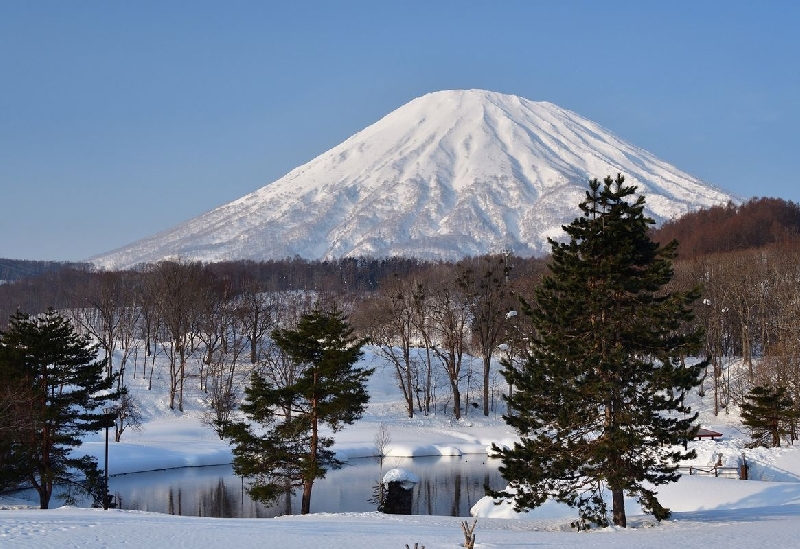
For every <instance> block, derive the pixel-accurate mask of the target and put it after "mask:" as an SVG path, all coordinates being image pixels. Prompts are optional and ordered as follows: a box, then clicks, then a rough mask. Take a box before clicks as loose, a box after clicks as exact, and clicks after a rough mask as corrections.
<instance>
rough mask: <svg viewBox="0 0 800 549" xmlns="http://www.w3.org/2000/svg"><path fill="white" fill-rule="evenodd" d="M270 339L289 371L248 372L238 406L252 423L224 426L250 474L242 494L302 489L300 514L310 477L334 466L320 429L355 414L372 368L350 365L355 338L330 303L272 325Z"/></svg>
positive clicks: (240, 467)
mask: <svg viewBox="0 0 800 549" xmlns="http://www.w3.org/2000/svg"><path fill="white" fill-rule="evenodd" d="M272 338H273V340H274V341H275V343H276V344H277V346H278V347H279V348H280V349H281V350H282V351H283V352H285V353H286V355H287V356H288V357H289V358H290V359H291V360H292V361H293V362H294V363H295V365H296V366H297V371H296V375H295V376H294V377H293V378H292V379H291V380H287V381H286V382H285V383H283V384H281V385H278V384H276V382H275V377H274V376H265V375H262V374H260V373H259V372H254V373H253V375H252V377H251V380H250V386H249V387H248V388H246V389H245V400H244V402H243V404H242V406H241V410H242V411H243V412H244V413H245V415H246V416H247V417H248V419H249V420H251V421H252V422H253V423H256V424H259V429H257V430H256V429H254V428H252V426H251V424H250V423H245V422H239V423H235V424H233V425H232V427H231V429H230V432H231V439H232V441H231V442H232V444H234V449H233V455H234V460H233V466H234V470H235V471H236V474H238V475H242V476H245V477H248V478H249V479H250V481H251V483H250V487H249V493H250V495H251V496H252V497H253V498H255V499H258V500H261V501H264V502H271V501H274V500H276V499H277V498H278V497H280V496H282V495H285V494H286V492H287V490H288V491H294V490H295V489H296V488H298V487H300V488H302V490H303V494H302V502H301V513H302V514H306V513H309V512H310V505H311V490H312V487H313V483H314V480H316V479H318V478H323V477H324V476H325V473H326V472H327V470H328V469H330V468H335V467H338V466H340V465H341V464H340V463H339V461H338V460H337V459H336V457H335V455H334V453H333V451H332V450H331V446H332V445H333V442H334V439H333V437H331V436H327V435H325V434H323V432H322V431H321V428H322V427H323V425H324V426H326V427H327V428H328V429H329V430H330V431H331V432H333V433H336V432H338V431H339V430H340V429H342V428H343V427H344V426H345V425H349V424H352V423H353V422H355V421H356V420H358V419H359V418H360V417H361V415H362V414H363V412H364V410H365V409H366V405H367V402H368V400H369V395H368V393H367V391H366V382H367V380H368V378H369V376H370V375H371V374H372V372H373V370H372V369H368V368H363V367H360V366H358V365H357V363H358V361H359V359H360V358H361V357H362V351H361V347H362V345H363V341H361V340H358V339H357V338H355V337H354V336H353V329H352V328H351V327H350V325H349V324H348V323H347V322H346V321H345V319H344V317H343V315H342V314H341V313H340V312H339V311H338V310H336V309H334V310H333V311H322V310H315V311H313V312H310V313H307V314H305V315H303V316H302V317H301V319H300V322H299V323H298V325H297V328H296V329H278V330H275V331H274V332H273V333H272Z"/></svg>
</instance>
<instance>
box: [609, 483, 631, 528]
mask: <svg viewBox="0 0 800 549" xmlns="http://www.w3.org/2000/svg"><path fill="white" fill-rule="evenodd" d="M611 501H612V511H611V513H612V515H613V521H614V525H615V526H621V527H622V528H626V527H627V519H626V517H625V492H624V491H623V490H622V488H614V489H613V490H611Z"/></svg>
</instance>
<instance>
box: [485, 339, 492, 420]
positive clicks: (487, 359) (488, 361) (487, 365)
mask: <svg viewBox="0 0 800 549" xmlns="http://www.w3.org/2000/svg"><path fill="white" fill-rule="evenodd" d="M491 364H492V355H491V354H489V355H488V356H484V357H483V415H484V416H488V415H489V370H490V368H491Z"/></svg>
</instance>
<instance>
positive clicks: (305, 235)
mask: <svg viewBox="0 0 800 549" xmlns="http://www.w3.org/2000/svg"><path fill="white" fill-rule="evenodd" d="M618 172H619V173H622V174H623V175H624V176H625V179H626V182H627V183H629V184H633V185H636V186H637V187H638V191H639V193H641V194H644V195H645V197H646V199H647V211H648V214H649V215H651V216H652V217H653V218H654V219H655V220H656V221H664V220H667V219H669V218H672V217H675V216H679V215H681V214H683V213H685V212H687V211H690V210H694V209H697V208H700V207H706V206H711V205H715V204H720V203H726V202H728V201H729V200H731V199H733V198H734V197H732V196H731V195H730V194H727V193H725V192H724V191H722V190H720V189H717V188H715V187H713V186H710V185H708V184H705V183H703V182H702V181H700V180H698V179H697V178H694V177H692V176H690V175H689V174H687V173H685V172H683V171H681V170H679V169H677V168H675V167H674V166H671V165H670V164H667V163H666V162H663V161H661V160H659V159H658V158H656V157H655V156H653V155H652V154H650V153H649V152H647V151H645V150H642V149H640V148H638V147H635V146H633V145H631V144H629V143H626V142H625V141H623V140H622V139H620V138H618V137H616V136H615V135H613V134H612V133H611V132H609V131H608V130H606V129H604V128H602V127H601V126H599V125H597V124H595V123H594V122H592V121H590V120H587V119H586V118H583V117H581V116H579V115H577V114H575V113H573V112H570V111H568V110H565V109H562V108H560V107H558V106H556V105H554V104H552V103H547V102H534V101H529V100H527V99H523V98H521V97H517V96H514V95H504V94H500V93H495V92H490V91H483V90H458V91H441V92H435V93H430V94H427V95H425V96H423V97H419V98H417V99H414V100H413V101H411V102H410V103H407V104H406V105H404V106H402V107H400V108H399V109H397V110H395V111H393V112H391V113H390V114H388V115H387V116H385V117H384V118H382V119H381V120H379V121H378V122H376V123H374V124H372V125H371V126H369V127H367V128H365V129H364V130H362V131H360V132H358V133H357V134H355V135H354V136H352V137H350V138H349V139H347V140H346V141H344V142H343V143H341V144H340V145H338V146H336V147H334V148H332V149H331V150H329V151H327V152H325V153H323V154H321V155H319V156H318V157H316V158H315V159H313V160H311V161H310V162H308V163H307V164H304V165H302V166H300V167H298V168H295V169H294V170H292V171H291V172H289V173H288V174H286V175H285V176H284V177H282V178H280V179H278V180H277V181H275V182H273V183H270V184H268V185H266V186H264V187H262V188H260V189H258V190H257V191H255V192H252V193H250V194H248V195H246V196H244V197H242V198H240V199H238V200H235V201H233V202H230V203H228V204H225V205H223V206H220V207H218V208H216V209H214V210H212V211H210V212H207V213H204V214H202V215H199V216H197V217H195V218H193V219H190V220H189V221H186V222H184V223H181V224H180V225H178V226H176V227H174V228H172V229H168V230H166V231H163V232H161V233H159V234H156V235H154V236H152V237H149V238H146V239H144V240H141V241H138V242H135V243H133V244H130V245H128V246H125V247H123V248H120V249H117V250H114V251H112V252H109V253H106V254H103V255H100V256H97V257H94V258H92V259H90V261H92V262H93V263H95V265H97V266H98V267H103V268H107V269H123V268H128V267H131V266H133V265H136V264H138V263H152V262H156V261H159V260H162V259H167V258H171V259H176V258H182V259H191V260H200V261H223V260H236V259H252V260H262V259H264V260H265V259H283V258H287V257H293V256H295V255H299V256H300V257H303V258H306V259H323V258H329V257H342V256H373V257H384V256H392V255H405V256H412V257H418V258H421V259H458V258H461V257H464V256H468V255H479V254H483V253H490V252H499V251H501V250H504V249H505V250H511V251H513V252H514V253H515V254H518V255H523V256H529V255H537V254H542V253H546V252H548V251H549V246H548V245H547V237H557V236H559V235H560V234H562V231H561V226H562V225H563V224H566V223H569V222H570V221H572V220H573V219H574V218H575V217H576V216H577V215H578V214H579V213H580V212H579V210H578V208H577V204H578V202H580V201H581V200H583V198H584V196H585V190H586V189H587V188H588V186H587V181H588V180H589V179H591V178H594V177H597V178H600V179H602V178H603V177H605V176H606V175H612V176H614V175H616V174H617V173H618Z"/></svg>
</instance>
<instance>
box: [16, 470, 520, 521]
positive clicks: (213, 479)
mask: <svg viewBox="0 0 800 549" xmlns="http://www.w3.org/2000/svg"><path fill="white" fill-rule="evenodd" d="M499 465H500V463H499V461H498V460H487V459H486V457H485V456H481V455H475V456H464V457H461V458H458V457H431V458H413V459H411V458H404V459H396V458H387V459H386V460H384V462H383V465H382V466H381V464H380V462H379V460H377V459H373V458H368V459H358V460H351V461H350V462H349V463H348V464H346V465H345V466H344V467H342V468H341V469H338V470H334V471H329V472H328V474H327V476H326V478H324V479H322V480H317V481H316V482H315V483H314V489H313V492H312V496H311V512H312V513H326V512H330V513H345V512H365V511H375V510H377V508H378V504H377V501H376V499H375V489H376V487H377V486H378V485H379V482H380V479H381V478H383V475H384V474H385V473H386V472H387V471H388V470H389V469H392V468H401V469H404V470H406V471H410V472H412V473H414V474H415V475H416V476H417V477H419V479H420V482H419V483H418V484H417V485H416V486H415V487H414V489H413V492H412V494H411V501H410V509H409V511H410V514H414V515H446V516H469V510H470V508H471V507H472V506H473V505H474V504H475V503H476V502H477V501H478V500H479V499H480V498H482V497H483V496H484V494H485V491H484V486H485V485H488V486H489V487H490V488H492V489H495V490H500V489H502V488H504V487H505V486H506V483H505V482H504V481H503V479H502V477H501V476H500V473H499V472H498V470H497V468H498V466H499ZM245 482H246V481H245ZM109 492H111V494H113V495H114V497H115V499H116V501H117V503H118V507H119V508H122V509H135V510H140V511H152V512H158V513H168V514H173V515H186V516H204V517H234V518H255V517H274V516H278V515H283V514H298V513H299V512H300V497H299V494H298V495H296V496H294V497H292V498H289V499H288V500H287V499H283V500H282V501H279V502H277V503H276V504H275V505H273V506H266V505H263V504H261V503H258V502H255V501H253V500H251V499H250V498H249V497H248V495H247V492H246V490H244V489H243V483H242V479H241V477H237V476H236V475H234V474H233V470H232V468H231V466H230V465H221V466H213V467H189V468H183V469H171V470H166V471H153V472H148V473H136V474H130V475H118V476H113V477H110V478H109ZM26 497H27V498H28V499H34V498H33V496H32V495H29V496H26ZM83 504H84V505H86V506H88V505H89V504H88V502H84V503H83ZM54 506H55V505H51V507H54Z"/></svg>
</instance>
